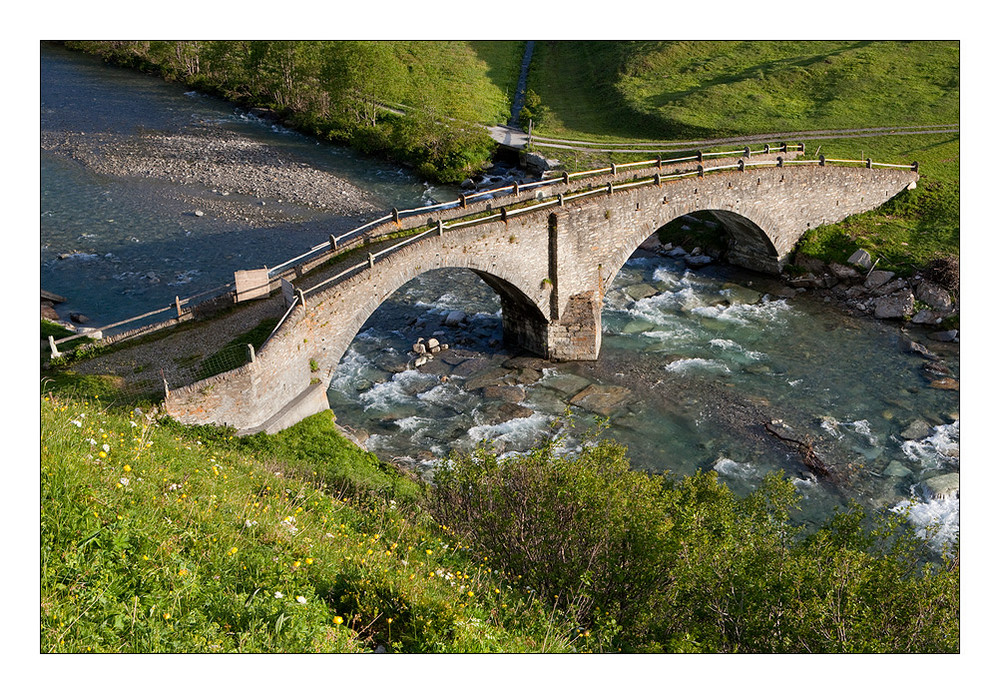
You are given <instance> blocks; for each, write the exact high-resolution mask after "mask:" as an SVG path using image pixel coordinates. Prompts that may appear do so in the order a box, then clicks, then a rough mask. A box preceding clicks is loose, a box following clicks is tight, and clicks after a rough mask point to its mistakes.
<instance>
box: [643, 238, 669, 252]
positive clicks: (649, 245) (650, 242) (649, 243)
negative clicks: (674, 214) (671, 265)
mask: <svg viewBox="0 0 1000 694" xmlns="http://www.w3.org/2000/svg"><path fill="white" fill-rule="evenodd" d="M639 248H641V249H642V250H644V251H649V252H650V253H657V252H659V250H660V249H661V248H663V246H662V245H661V244H660V239H659V238H658V237H657V236H656V234H653V235H652V236H650V237H649V238H648V239H646V240H645V241H643V242H642V243H640V244H639Z"/></svg>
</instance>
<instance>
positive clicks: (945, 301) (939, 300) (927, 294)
mask: <svg viewBox="0 0 1000 694" xmlns="http://www.w3.org/2000/svg"><path fill="white" fill-rule="evenodd" d="M914 293H915V294H916V297H917V299H919V300H920V301H923V302H924V303H925V304H927V305H928V306H930V307H932V308H936V309H939V310H942V311H943V310H947V309H950V308H951V307H952V301H951V295H949V294H948V291H947V290H946V289H944V288H943V287H939V286H938V285H936V284H934V283H933V282H928V281H926V280H924V281H923V282H921V283H920V284H918V285H917V288H916V292H914Z"/></svg>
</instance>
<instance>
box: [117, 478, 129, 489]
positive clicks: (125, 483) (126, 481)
mask: <svg viewBox="0 0 1000 694" xmlns="http://www.w3.org/2000/svg"><path fill="white" fill-rule="evenodd" d="M118 481H119V482H121V483H122V486H123V487H127V486H128V477H122V478H121V479H120V480H118Z"/></svg>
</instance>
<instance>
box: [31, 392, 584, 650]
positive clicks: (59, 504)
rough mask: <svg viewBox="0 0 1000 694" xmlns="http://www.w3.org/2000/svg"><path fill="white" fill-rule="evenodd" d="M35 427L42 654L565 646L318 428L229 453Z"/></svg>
mask: <svg viewBox="0 0 1000 694" xmlns="http://www.w3.org/2000/svg"><path fill="white" fill-rule="evenodd" d="M41 425H42V445H41V470H40V472H41V481H40V492H41V498H40V503H41V511H40V521H41V531H40V540H41V574H40V597H41V614H40V618H41V621H40V629H41V636H40V650H41V652H43V653H48V652H75V653H80V652H105V653H109V652H111V653H128V652H143V653H159V652H175V653H176V652H208V653H211V652H237V651H238V652H314V651H324V652H331V651H332V652H370V651H372V650H374V649H375V648H376V647H377V646H379V645H381V646H383V647H384V648H386V649H387V650H390V651H405V652H442V651H458V652H482V651H492V652H496V651H506V652H538V651H566V650H569V649H570V648H572V647H573V645H574V644H573V643H572V641H573V640H574V639H577V638H578V637H576V636H572V631H571V629H569V628H568V626H567V625H566V624H556V623H554V622H553V620H552V618H551V609H550V608H548V609H546V608H545V607H543V606H541V605H540V604H539V603H538V602H537V601H535V600H533V599H532V598H530V597H528V594H527V593H526V592H525V591H524V590H523V588H521V587H520V586H517V585H516V583H517V582H516V579H515V581H513V582H512V581H511V580H508V579H507V577H505V576H504V575H503V574H502V573H501V572H499V571H493V570H492V568H491V567H490V565H489V564H487V563H486V562H485V561H484V559H483V558H482V557H481V556H477V555H473V554H472V553H471V552H470V551H469V550H468V548H465V547H463V546H462V545H461V544H460V543H458V542H457V541H456V540H455V539H454V538H453V537H451V536H450V534H449V533H448V532H447V531H445V530H444V529H443V528H441V527H440V526H438V525H436V524H434V523H433V521H431V520H430V518H429V517H428V516H426V514H424V513H423V512H421V510H420V509H419V507H417V506H415V505H414V504H413V503H412V501H413V499H414V498H415V496H416V495H417V494H418V493H419V486H418V485H416V484H415V483H414V482H412V481H410V480H407V479H406V478H405V477H403V476H401V475H400V474H399V472H397V471H394V469H393V468H391V467H390V466H387V465H385V464H382V463H380V462H379V461H377V460H376V459H375V458H374V456H371V455H369V454H367V453H365V452H364V451H361V450H359V449H357V448H356V447H354V446H353V445H352V444H350V443H348V442H347V441H346V440H344V439H343V438H342V437H341V436H340V435H339V434H338V433H337V431H336V430H335V428H334V426H333V421H332V417H331V416H330V413H329V412H327V413H324V414H321V415H317V416H316V417H313V418H311V419H309V420H306V421H305V422H302V423H300V425H297V426H296V427H293V428H292V429H290V430H288V432H285V433H284V434H283V435H282V436H279V437H274V438H272V439H261V438H260V437H257V438H254V437H251V438H250V439H234V438H232V437H231V436H229V435H228V434H226V433H225V432H223V431H220V430H211V429H209V428H202V429H197V428H195V429H192V428H183V427H179V426H175V425H171V424H169V423H161V422H159V421H157V420H156V419H154V418H152V417H148V416H144V415H142V414H141V413H135V412H131V413H129V412H127V411H116V410H112V409H107V408H105V407H102V406H101V405H99V404H98V403H97V402H96V401H92V400H83V399H78V398H71V397H67V396H57V395H54V394H50V395H47V396H45V397H44V398H43V400H42V403H41ZM305 441H311V444H309V445H306V444H304V442H305ZM546 612H548V613H549V614H550V616H549V617H546V616H545V613H546ZM576 645H579V646H584V644H583V643H582V642H580V643H578V644H576Z"/></svg>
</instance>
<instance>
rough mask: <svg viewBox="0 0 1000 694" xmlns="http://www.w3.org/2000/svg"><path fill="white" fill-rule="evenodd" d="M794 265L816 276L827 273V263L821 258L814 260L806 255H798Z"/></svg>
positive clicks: (793, 261) (793, 262)
mask: <svg viewBox="0 0 1000 694" xmlns="http://www.w3.org/2000/svg"><path fill="white" fill-rule="evenodd" d="M792 264H793V265H795V266H797V267H800V268H802V269H803V270H805V271H806V272H811V273H813V274H814V275H822V274H823V273H825V272H826V263H824V262H823V261H822V260H820V259H819V258H813V257H811V256H808V255H805V254H804V253H796V254H795V258H794V259H793V260H792Z"/></svg>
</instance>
